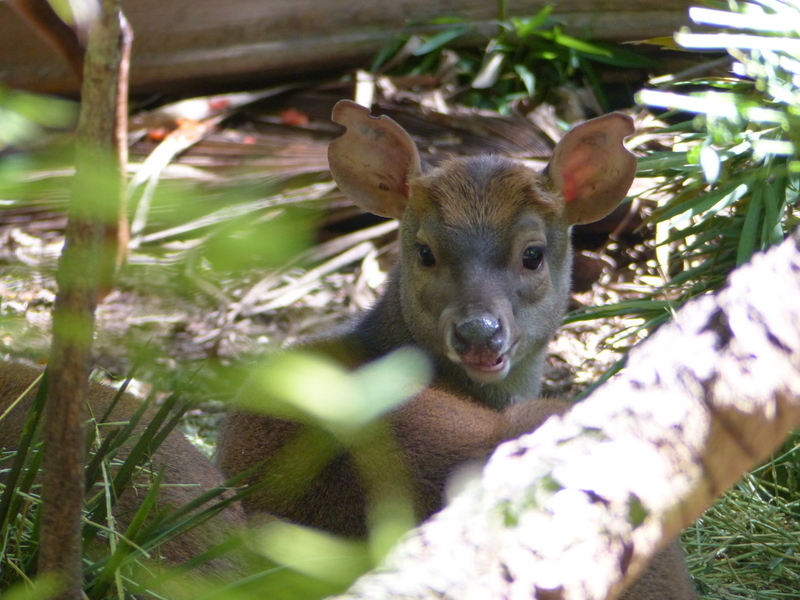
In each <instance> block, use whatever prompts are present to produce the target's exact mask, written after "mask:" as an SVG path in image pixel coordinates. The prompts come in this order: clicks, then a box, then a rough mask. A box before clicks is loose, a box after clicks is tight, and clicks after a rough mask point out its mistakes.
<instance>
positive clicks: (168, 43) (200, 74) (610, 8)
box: [0, 0, 691, 95]
mask: <svg viewBox="0 0 800 600" xmlns="http://www.w3.org/2000/svg"><path fill="white" fill-rule="evenodd" d="M690 3H691V2H690V0H608V1H607V2H603V3H601V5H600V6H601V7H602V8H600V9H598V8H597V6H598V4H597V3H596V2H590V1H589V0H560V1H559V2H558V3H554V4H555V5H556V8H555V14H554V17H555V18H556V19H558V20H559V21H561V22H563V23H564V24H565V29H566V31H567V32H568V33H570V34H571V35H575V36H578V37H582V38H587V39H589V38H591V39H595V40H613V41H626V40H638V39H643V38H649V37H653V36H662V35H671V34H672V33H673V32H674V31H675V30H676V29H677V28H679V27H680V26H681V25H684V24H686V23H687V18H686V8H687V7H688V6H689V4H690ZM122 4H123V10H124V11H125V14H126V15H127V16H128V20H129V21H130V23H131V25H132V27H133V31H134V45H133V55H132V59H131V79H130V81H131V91H132V93H133V94H135V95H142V94H148V93H152V92H157V91H158V92H172V93H177V92H197V91H201V90H205V89H207V87H208V85H216V86H217V87H231V86H239V87H244V86H252V85H256V86H259V87H260V86H263V85H266V84H268V83H274V82H275V81H277V80H288V79H311V78H314V77H323V76H324V77H330V76H331V75H336V74H338V73H340V72H344V71H345V70H347V69H352V68H354V67H368V66H369V64H370V61H371V59H372V58H373V57H374V56H375V54H376V53H377V52H378V51H379V50H380V49H381V48H382V47H383V46H384V44H386V43H387V42H388V41H390V40H391V39H393V37H394V36H396V35H398V34H400V33H402V32H404V31H421V30H424V29H426V27H427V28H428V29H430V27H431V26H430V25H427V26H426V25H425V24H426V23H430V21H431V19H434V18H437V17H445V16H447V17H451V16H457V17H460V18H462V19H465V20H467V21H470V22H475V23H481V24H483V29H485V30H486V32H487V33H489V34H491V32H492V30H493V29H495V30H496V26H495V25H492V21H493V20H495V19H496V18H497V3H496V2H486V1H485V0H450V1H449V2H430V1H428V0H395V1H394V2H390V3H385V2H371V1H368V0H325V1H324V2H319V1H318V0H267V1H265V0H231V1H229V2H215V1H214V0H125V1H123V3H122ZM506 4H507V10H508V14H509V15H511V16H526V15H534V14H536V12H537V11H539V10H540V9H541V8H542V4H541V3H539V2H531V1H525V0H508V1H507V2H506ZM0 81H2V82H3V83H4V84H5V85H7V86H10V87H14V88H23V89H28V90H32V91H39V92H48V93H59V94H69V95H77V93H78V84H77V81H76V80H75V77H74V75H72V73H71V72H70V69H69V67H68V66H67V64H66V62H65V61H64V59H62V58H61V57H59V56H58V55H56V53H55V52H54V51H53V50H52V49H51V48H50V47H48V45H47V44H46V42H44V41H43V40H42V39H40V38H39V36H36V35H33V34H32V32H31V29H30V28H29V27H28V25H27V24H26V23H25V22H24V21H22V20H21V19H20V18H19V16H18V15H17V14H16V13H14V12H13V11H12V10H11V8H10V6H9V5H8V4H7V3H5V2H0Z"/></svg>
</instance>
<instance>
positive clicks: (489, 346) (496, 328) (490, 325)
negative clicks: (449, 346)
mask: <svg viewBox="0 0 800 600" xmlns="http://www.w3.org/2000/svg"><path fill="white" fill-rule="evenodd" d="M454 333H455V335H454V341H455V350H456V352H458V353H459V354H463V353H464V352H467V351H468V350H490V351H492V352H497V351H499V350H500V348H502V346H503V341H504V340H503V337H504V335H503V331H502V327H501V325H500V321H498V320H497V319H495V318H492V317H478V318H475V319H470V320H468V321H462V322H461V323H458V324H457V325H456V326H455V330H454Z"/></svg>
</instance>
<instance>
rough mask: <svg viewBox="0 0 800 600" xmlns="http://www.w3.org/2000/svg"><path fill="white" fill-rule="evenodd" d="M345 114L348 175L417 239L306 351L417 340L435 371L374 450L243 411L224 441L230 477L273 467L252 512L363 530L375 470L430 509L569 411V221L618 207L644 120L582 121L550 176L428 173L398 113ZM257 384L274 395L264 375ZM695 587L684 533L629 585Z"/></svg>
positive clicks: (504, 169) (352, 359)
mask: <svg viewBox="0 0 800 600" xmlns="http://www.w3.org/2000/svg"><path fill="white" fill-rule="evenodd" d="M333 119H334V121H335V122H337V123H340V124H342V125H345V127H346V128H347V131H346V132H345V134H344V135H342V136H341V137H340V138H338V139H337V140H335V141H334V142H332V144H331V146H330V150H329V159H330V164H331V171H332V173H333V175H334V178H335V179H336V181H337V183H338V185H339V187H340V188H341V189H342V190H343V191H344V192H345V193H346V194H347V195H348V196H349V197H350V198H351V199H352V200H353V201H354V202H356V203H357V204H358V205H359V206H361V207H362V208H363V209H365V210H368V211H371V212H374V213H376V214H379V215H384V216H391V217H396V218H399V219H401V223H400V244H401V252H400V260H399V262H398V264H397V265H396V268H395V269H394V270H393V272H392V274H391V276H390V280H389V283H388V286H387V291H386V293H385V295H384V296H383V298H382V299H381V300H380V301H379V302H378V304H377V305H376V306H375V307H374V308H373V309H372V310H370V311H369V312H368V313H367V314H366V315H365V316H364V317H363V318H362V319H361V320H360V321H358V322H357V323H355V324H353V325H352V327H350V328H349V329H346V330H344V331H342V332H339V333H337V334H332V335H331V336H329V337H328V338H326V339H322V340H318V341H316V342H310V343H308V344H306V345H305V348H306V349H307V350H310V351H315V352H319V353H321V354H324V355H327V356H329V357H333V358H334V359H336V360H338V361H340V362H341V363H342V364H344V365H345V366H347V367H351V368H352V367H357V366H359V365H362V364H364V363H365V362H368V361H369V360H372V359H375V358H378V357H380V356H383V355H385V354H387V353H388V352H390V351H392V350H394V349H396V348H400V347H402V346H409V345H411V346H416V347H417V348H420V349H421V350H423V351H424V352H425V353H426V354H427V355H428V356H429V358H430V360H431V362H432V364H433V366H434V370H435V376H434V381H433V383H432V384H431V385H430V387H428V388H427V389H426V390H424V391H423V392H422V393H420V394H419V395H417V396H416V397H414V398H412V399H411V400H409V401H408V402H406V403H405V404H403V405H401V406H400V407H399V408H397V409H395V410H394V411H393V412H392V413H391V414H390V415H389V419H388V423H389V427H390V430H391V432H392V434H393V438H394V440H395V444H396V445H395V446H394V447H392V446H389V447H386V446H375V447H374V448H373V449H372V452H374V455H373V456H372V460H371V461H367V460H365V459H364V457H363V456H362V457H356V455H355V453H354V454H353V456H350V455H348V453H347V452H346V451H345V450H344V449H342V448H341V447H339V446H337V445H336V444H335V443H333V442H332V441H331V440H330V438H329V437H327V436H325V435H324V434H321V433H313V429H312V428H310V427H308V426H304V425H300V424H298V423H291V422H288V421H284V420H280V419H276V418H270V417H266V416H261V415H254V414H250V413H247V412H237V411H234V412H233V413H232V414H231V415H230V417H229V419H228V422H227V424H226V425H225V427H224V428H223V431H222V434H221V437H220V442H219V446H218V451H219V464H220V466H221V467H222V469H223V471H224V472H225V473H226V474H227V475H229V476H232V475H234V474H238V473H241V472H243V471H244V470H246V469H249V468H251V467H253V466H254V465H257V464H261V466H260V467H259V469H260V470H259V471H258V472H257V473H256V474H255V475H254V476H253V478H252V479H251V482H250V483H252V484H253V485H254V486H256V487H255V491H254V493H253V494H251V495H250V496H249V497H248V498H246V499H245V500H244V505H245V509H246V510H247V511H248V513H249V514H251V515H266V514H269V515H278V516H280V517H282V518H285V519H289V520H291V521H295V522H297V523H302V524H305V525H310V526H313V527H318V528H322V529H325V530H328V531H331V532H334V533H338V534H341V535H346V536H363V535H364V534H365V533H366V531H367V522H368V510H367V507H368V505H369V499H370V498H372V497H373V494H374V493H375V490H373V489H371V488H370V485H367V484H365V481H370V482H371V483H372V481H373V479H372V474H373V472H375V471H381V472H382V474H383V481H385V482H389V483H391V482H397V481H404V480H408V481H410V482H411V492H412V498H413V500H414V505H415V509H416V513H417V516H418V517H419V518H420V519H424V518H426V517H427V516H429V515H431V514H432V513H433V512H435V511H437V510H438V509H439V508H441V505H442V497H443V492H444V487H445V483H446V481H447V478H448V476H449V475H450V474H452V473H453V471H454V470H455V469H457V468H458V467H459V465H462V464H464V463H466V462H468V461H472V460H475V459H478V460H480V459H484V458H485V457H486V456H487V455H488V454H489V453H490V452H491V451H492V450H493V449H494V448H495V447H496V446H497V444H499V443H500V442H502V441H503V440H506V439H509V438H512V437H516V436H518V435H519V434H521V433H523V432H526V431H532V430H533V429H535V428H536V427H538V426H539V425H540V424H541V423H542V422H543V421H544V420H545V419H546V418H547V417H548V416H550V415H552V414H557V413H563V412H564V411H565V410H567V409H568V405H567V404H565V403H563V402H558V401H551V400H541V399H537V398H538V395H539V389H540V381H541V373H542V367H543V361H544V357H545V350H546V346H547V343H548V342H549V340H550V339H551V338H552V336H553V334H554V332H555V330H556V328H557V327H558V325H559V323H560V321H561V318H562V316H563V313H564V310H565V308H566V303H567V298H568V281H569V269H570V261H571V249H570V244H569V227H570V225H571V224H573V223H578V222H586V221H590V220H597V219H599V218H601V217H602V216H604V215H605V214H607V213H608V212H610V211H611V210H613V208H615V207H616V205H617V204H618V203H619V201H620V200H621V199H622V198H623V197H624V196H625V194H626V192H627V190H628V187H629V186H630V183H631V181H632V179H633V175H634V172H635V168H636V161H635V158H634V157H633V156H632V155H630V153H628V152H627V150H625V149H624V147H623V146H622V139H623V138H624V137H625V136H626V135H629V134H630V133H632V126H631V124H630V119H628V118H627V117H625V116H624V115H609V116H607V117H604V118H603V119H598V120H596V121H593V122H590V123H587V124H586V125H584V126H581V127H579V128H577V129H575V130H574V131H573V132H571V133H570V134H568V135H567V136H566V137H565V138H564V140H563V141H562V142H561V143H560V144H559V145H558V147H557V148H556V151H555V153H554V157H553V161H552V163H551V165H550V167H549V169H548V171H547V173H546V174H535V173H533V172H532V171H530V170H528V169H526V168H525V167H523V166H521V165H519V164H517V163H514V162H512V161H508V160H505V159H501V158H497V157H477V158H471V159H464V160H460V161H451V162H447V163H445V164H444V165H443V166H442V167H440V168H439V169H437V170H435V171H432V172H430V173H427V174H425V175H423V174H422V173H421V170H420V167H419V165H420V161H419V156H418V154H417V152H416V149H415V148H414V145H413V142H412V141H411V139H410V137H409V136H408V135H407V134H406V133H405V131H403V130H402V128H400V127H399V126H398V125H397V124H396V123H394V122H393V121H391V120H389V119H386V118H379V119H374V118H371V117H370V116H369V114H368V111H367V110H366V109H363V108H361V107H358V106H357V105H354V104H353V103H348V102H344V101H343V102H340V103H339V104H338V105H337V106H336V108H335V109H334V113H333ZM242 393H243V395H244V396H249V395H256V396H258V395H260V394H262V392H261V391H260V390H259V388H258V387H257V386H256V385H255V384H253V385H250V386H246V387H245V389H244V390H243V392H242ZM319 402H325V398H324V397H321V398H319ZM247 404H248V405H252V404H251V403H250V402H248V403H247ZM298 440H300V442H298ZM316 444H321V445H322V446H324V447H325V449H327V450H329V451H330V452H332V454H333V459H332V460H331V461H330V462H329V463H328V464H327V465H326V466H325V467H324V468H322V470H321V471H320V472H319V473H318V474H317V476H315V477H312V476H307V477H304V478H300V479H303V481H302V483H300V484H296V485H295V484H294V482H296V481H297V478H294V477H292V474H293V473H306V474H307V473H308V472H309V471H308V470H307V467H303V466H301V465H302V464H303V463H304V461H305V458H306V457H304V455H312V454H316V453H317V451H318V446H317V445H316ZM292 448H294V449H295V450H298V451H297V452H293V453H289V450H291V449H292ZM387 455H388V456H389V457H390V458H397V457H399V458H400V459H401V460H400V461H397V460H386V457H387ZM314 460H316V459H314ZM287 461H288V463H287ZM310 462H312V463H313V462H314V461H313V460H311V461H310ZM365 463H366V464H365ZM287 464H288V466H287ZM356 464H357V465H358V468H357V467H356V466H355V465H356ZM276 465H278V466H276ZM376 465H377V466H376ZM368 471H369V473H368ZM306 479H308V481H306ZM287 480H289V481H288V484H287ZM259 482H261V483H259ZM298 486H299V487H298ZM694 597H695V595H694V592H693V591H692V590H691V585H690V583H689V578H688V574H687V572H686V568H685V566H684V565H683V559H682V554H681V550H680V548H679V547H678V546H676V545H672V546H669V547H668V548H667V549H666V550H665V551H664V552H663V553H662V554H661V555H660V556H659V557H658V558H657V559H656V560H655V562H654V565H653V566H652V567H651V568H650V569H649V570H648V571H647V572H646V573H645V574H644V575H643V576H642V578H641V579H640V581H639V582H637V583H636V584H635V585H634V586H633V587H632V588H631V589H630V590H629V591H628V592H627V593H626V594H625V596H624V598H626V600H691V599H692V598H694Z"/></svg>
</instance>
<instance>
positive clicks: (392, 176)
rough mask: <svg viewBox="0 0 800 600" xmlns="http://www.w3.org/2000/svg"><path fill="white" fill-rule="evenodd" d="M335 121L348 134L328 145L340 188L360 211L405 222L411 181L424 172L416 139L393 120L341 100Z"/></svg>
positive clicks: (332, 116)
mask: <svg viewBox="0 0 800 600" xmlns="http://www.w3.org/2000/svg"><path fill="white" fill-rule="evenodd" d="M331 119H332V120H333V122H334V123H338V124H340V125H344V126H345V127H346V128H347V130H346V131H345V132H344V133H343V134H342V135H341V136H340V137H338V138H336V139H335V140H333V141H332V142H331V143H330V145H329V146H328V163H329V164H330V167H331V173H332V174H333V179H334V180H335V181H336V184H337V185H338V186H339V189H341V190H342V191H343V192H344V193H345V194H346V195H347V197H348V198H350V200H352V201H353V202H354V203H355V204H357V205H358V206H359V207H361V208H363V209H364V210H366V211H368V212H371V213H373V214H375V215H378V216H381V217H392V218H395V219H399V218H400V217H402V216H403V212H404V211H405V208H406V204H407V203H408V194H409V185H408V184H409V181H410V180H411V179H413V178H414V177H417V176H419V174H420V172H421V168H420V160H419V153H418V152H417V147H416V146H415V145H414V142H413V140H412V139H411V137H410V136H409V135H408V134H407V133H406V132H405V130H404V129H403V128H402V127H400V125H398V124H397V123H395V122H394V121H392V119H390V118H389V117H387V116H385V115H384V116H380V117H377V118H376V117H371V116H370V114H369V110H368V109H366V108H364V107H363V106H360V105H358V104H356V103H355V102H350V101H349V100H340V101H339V102H338V103H337V104H336V106H334V107H333V114H332V115H331Z"/></svg>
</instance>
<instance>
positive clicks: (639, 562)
mask: <svg viewBox="0 0 800 600" xmlns="http://www.w3.org/2000/svg"><path fill="white" fill-rule="evenodd" d="M799 245H800V236H798V235H795V236H794V237H793V238H792V239H789V240H787V241H786V242H785V243H784V244H783V245H782V246H780V247H778V248H776V249H773V250H771V251H770V252H768V253H766V254H762V255H758V256H756V257H754V259H753V261H752V263H751V264H749V265H747V266H744V267H742V268H741V269H739V270H738V271H737V272H735V273H734V274H733V275H732V276H731V278H730V279H729V282H728V284H727V285H726V286H725V288H724V289H722V290H721V291H720V292H719V293H717V294H716V295H714V296H708V297H703V298H700V299H697V300H695V301H693V302H691V303H690V304H688V305H687V306H686V307H684V308H682V309H681V310H680V311H679V312H678V313H677V315H676V318H675V320H674V322H672V323H670V324H668V325H665V326H664V327H662V328H661V329H660V330H659V331H658V332H657V333H656V334H655V335H653V336H652V337H651V338H650V339H648V340H647V341H646V342H645V343H643V344H641V345H640V346H639V347H637V348H635V349H634V350H633V351H632V352H631V355H630V360H629V362H628V366H627V368H626V370H625V372H624V373H623V374H622V375H621V376H618V377H617V378H616V379H615V380H613V381H611V382H610V383H609V384H607V385H605V386H603V387H602V388H600V389H598V390H597V391H596V392H595V393H594V394H592V395H591V396H590V397H589V398H588V399H587V400H585V401H584V402H582V403H581V404H579V405H578V406H576V408H575V409H574V410H573V411H571V412H570V413H569V414H567V415H565V416H564V417H561V418H553V419H551V420H550V421H549V422H547V423H546V424H545V425H544V426H542V427H541V429H539V430H537V431H536V432H535V433H534V434H532V435H528V436H523V437H522V438H521V439H520V440H516V441H513V442H509V443H507V444H504V445H503V446H501V447H500V448H499V449H498V451H497V452H496V454H495V455H494V456H493V457H492V458H491V459H490V462H489V464H488V465H487V467H486V469H485V471H484V474H483V476H482V478H481V480H480V481H479V482H476V483H475V484H474V485H473V486H472V487H471V488H469V489H468V491H467V492H466V493H465V494H463V495H461V496H459V497H458V498H457V499H456V501H455V502H454V503H453V504H451V505H450V506H449V507H447V508H446V509H445V510H444V511H442V512H441V513H440V514H439V515H438V516H436V517H435V518H434V519H433V520H432V521H430V522H428V523H426V524H424V525H423V526H421V527H420V528H419V529H417V530H415V531H414V532H413V533H412V534H411V535H410V536H409V538H408V539H407V540H406V541H405V542H404V543H403V544H402V545H401V546H399V547H398V548H397V549H396V551H395V552H394V553H393V554H392V555H391V556H390V558H389V560H388V561H387V563H386V565H384V566H383V567H382V568H381V569H380V570H378V571H376V572H374V573H371V574H367V575H366V576H364V577H363V578H361V579H360V580H358V581H357V582H356V583H355V585H354V586H353V587H352V588H351V589H350V591H349V592H348V593H347V594H345V595H343V596H341V597H340V598H341V599H344V598H348V599H356V598H369V599H370V600H380V599H384V598H404V599H413V598H419V599H424V598H430V599H434V598H436V599H441V598H459V599H470V598H520V599H523V598H537V599H540V600H556V599H565V600H568V599H569V600H578V599H581V600H584V599H585V600H599V599H602V598H615V597H617V596H618V595H619V593H620V592H621V590H622V589H623V587H624V586H625V585H626V584H628V583H629V582H630V581H631V579H632V578H633V577H635V576H636V574H637V573H638V572H639V571H640V570H641V569H642V567H643V566H644V565H645V564H646V562H647V561H648V559H649V558H650V557H651V556H653V554H654V553H655V552H656V551H657V550H658V549H659V548H661V547H663V545H664V544H665V543H666V542H667V541H668V540H670V539H671V538H674V537H675V536H676V535H677V534H678V532H679V531H680V530H681V529H682V528H683V527H685V526H687V525H689V524H690V523H692V522H693V521H694V520H695V519H696V518H697V517H698V516H699V515H700V514H701V513H702V511H703V510H704V509H705V508H706V507H707V506H709V504H710V503H711V502H712V501H713V500H714V499H715V498H716V497H717V496H719V495H720V494H722V493H723V492H724V491H725V490H726V489H727V488H728V487H730V486H731V485H732V484H734V483H735V482H736V481H737V480H738V479H739V477H741V475H742V474H743V473H744V472H746V471H747V470H749V469H751V468H752V467H753V466H754V465H756V464H758V463H759V462H760V461H762V460H764V459H765V458H766V457H767V456H768V455H769V454H770V453H771V452H773V451H774V450H775V449H776V448H778V446H779V445H780V444H781V443H782V441H783V440H784V439H785V437H786V436H787V434H788V433H789V432H790V431H791V430H792V429H793V428H795V427H797V426H798V425H800V253H798V246H799Z"/></svg>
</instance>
